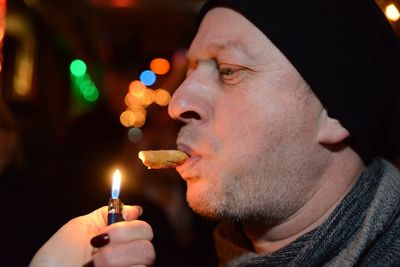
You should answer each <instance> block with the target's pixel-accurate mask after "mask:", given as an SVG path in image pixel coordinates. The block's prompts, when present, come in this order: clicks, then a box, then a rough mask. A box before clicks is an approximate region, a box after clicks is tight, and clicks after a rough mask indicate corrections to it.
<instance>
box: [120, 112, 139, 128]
mask: <svg viewBox="0 0 400 267" xmlns="http://www.w3.org/2000/svg"><path fill="white" fill-rule="evenodd" d="M119 120H120V122H121V124H122V125H124V126H125V127H131V126H133V125H134V124H135V121H136V117H135V113H133V112H132V111H130V110H126V111H124V112H122V113H121V115H120V117H119Z"/></svg>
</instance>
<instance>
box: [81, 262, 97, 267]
mask: <svg viewBox="0 0 400 267" xmlns="http://www.w3.org/2000/svg"><path fill="white" fill-rule="evenodd" d="M82 267H95V266H94V261H89V262H87V263H85V264H84V265H82Z"/></svg>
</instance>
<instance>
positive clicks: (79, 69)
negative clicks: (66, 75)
mask: <svg viewBox="0 0 400 267" xmlns="http://www.w3.org/2000/svg"><path fill="white" fill-rule="evenodd" d="M69 69H70V71H71V73H72V75H74V76H76V77H81V76H83V75H85V73H86V70H87V67H86V63H85V62H83V61H82V60H80V59H75V60H73V61H72V62H71V64H70V65H69Z"/></svg>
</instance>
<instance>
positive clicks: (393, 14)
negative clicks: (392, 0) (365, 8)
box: [385, 4, 400, 21]
mask: <svg viewBox="0 0 400 267" xmlns="http://www.w3.org/2000/svg"><path fill="white" fill-rule="evenodd" d="M385 15H386V17H387V18H388V19H389V20H391V21H397V20H398V19H399V18H400V13H399V10H398V9H397V7H396V6H395V5H394V4H390V5H388V6H387V7H386V9H385Z"/></svg>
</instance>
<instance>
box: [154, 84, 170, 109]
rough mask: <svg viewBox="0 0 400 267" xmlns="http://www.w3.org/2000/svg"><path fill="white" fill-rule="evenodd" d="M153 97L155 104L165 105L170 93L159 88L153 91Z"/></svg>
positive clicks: (167, 102)
mask: <svg viewBox="0 0 400 267" xmlns="http://www.w3.org/2000/svg"><path fill="white" fill-rule="evenodd" d="M153 99H154V102H156V104H157V105H160V106H166V105H168V104H169V101H170V100H171V94H170V93H169V92H168V91H166V90H164V89H161V88H160V89H157V90H155V91H154V93H153Z"/></svg>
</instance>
